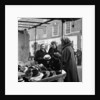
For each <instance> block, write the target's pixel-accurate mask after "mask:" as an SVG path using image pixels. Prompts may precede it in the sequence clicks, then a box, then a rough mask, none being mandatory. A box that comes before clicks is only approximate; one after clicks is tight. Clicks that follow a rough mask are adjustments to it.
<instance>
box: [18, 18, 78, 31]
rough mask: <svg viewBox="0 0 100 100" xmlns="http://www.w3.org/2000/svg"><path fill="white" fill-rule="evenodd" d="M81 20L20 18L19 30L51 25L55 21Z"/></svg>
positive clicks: (69, 19)
mask: <svg viewBox="0 0 100 100" xmlns="http://www.w3.org/2000/svg"><path fill="white" fill-rule="evenodd" d="M77 19H79V18H25V17H24V18H18V30H20V31H21V30H24V29H31V28H36V27H38V26H41V25H43V24H50V22H51V21H53V20H62V21H72V20H77Z"/></svg>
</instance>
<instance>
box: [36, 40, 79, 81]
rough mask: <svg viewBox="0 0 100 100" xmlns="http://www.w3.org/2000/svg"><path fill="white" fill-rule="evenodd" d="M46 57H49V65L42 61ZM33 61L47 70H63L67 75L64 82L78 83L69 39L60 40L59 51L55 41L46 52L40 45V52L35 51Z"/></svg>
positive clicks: (43, 45) (75, 64)
mask: <svg viewBox="0 0 100 100" xmlns="http://www.w3.org/2000/svg"><path fill="white" fill-rule="evenodd" d="M46 55H49V57H50V58H51V59H50V60H49V64H47V62H48V61H47V60H44V58H45V56H46ZM34 60H35V62H37V63H39V64H41V63H42V64H43V65H44V66H46V67H48V68H49V69H50V68H52V67H54V66H55V67H54V68H52V69H54V70H56V71H57V70H60V69H63V70H65V71H66V73H67V75H66V77H65V79H64V81H65V82H79V77H78V71H77V63H76V59H75V52H74V49H73V47H72V43H71V41H70V39H69V38H63V39H61V51H59V50H58V48H57V44H56V42H55V41H53V42H51V47H50V49H49V51H48V52H47V51H46V49H45V44H41V45H40V50H37V51H36V53H35V57H34Z"/></svg>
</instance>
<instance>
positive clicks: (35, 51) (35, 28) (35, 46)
mask: <svg viewBox="0 0 100 100" xmlns="http://www.w3.org/2000/svg"><path fill="white" fill-rule="evenodd" d="M34 46H35V48H34V55H35V53H36V27H35V42H34Z"/></svg>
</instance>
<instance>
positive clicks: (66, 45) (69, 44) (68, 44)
mask: <svg viewBox="0 0 100 100" xmlns="http://www.w3.org/2000/svg"><path fill="white" fill-rule="evenodd" d="M68 46H71V43H67V44H65V45H63V46H62V50H63V49H64V48H65V47H68Z"/></svg>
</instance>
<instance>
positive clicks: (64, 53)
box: [62, 48, 71, 65]
mask: <svg viewBox="0 0 100 100" xmlns="http://www.w3.org/2000/svg"><path fill="white" fill-rule="evenodd" d="M70 56H71V52H70V50H69V48H65V49H64V50H63V51H62V64H63V65H66V64H67V63H68V62H69V59H70Z"/></svg>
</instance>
